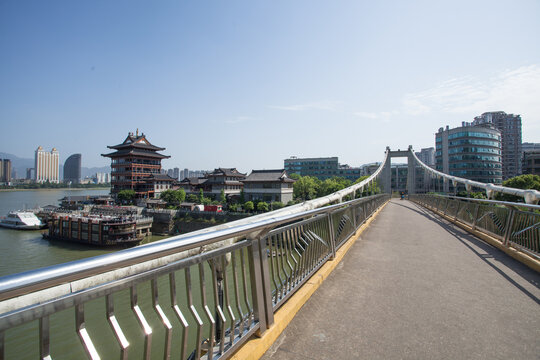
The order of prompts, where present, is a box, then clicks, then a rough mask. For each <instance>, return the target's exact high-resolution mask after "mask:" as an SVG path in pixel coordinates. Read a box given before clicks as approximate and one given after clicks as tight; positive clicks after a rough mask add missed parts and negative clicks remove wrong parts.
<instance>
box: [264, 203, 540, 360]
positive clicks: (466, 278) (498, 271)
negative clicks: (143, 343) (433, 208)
mask: <svg viewBox="0 0 540 360" xmlns="http://www.w3.org/2000/svg"><path fill="white" fill-rule="evenodd" d="M539 305H540V275H539V274H538V273H536V272H535V271H533V270H530V269H529V268H527V267H526V266H525V265H523V264H521V263H519V262H517V261H516V260H514V259H512V258H511V257H509V256H507V255H506V254H504V253H503V252H501V251H500V250H498V249H496V248H494V247H492V246H490V245H488V244H486V243H484V242H483V241H481V240H479V239H477V238H475V237H474V236H472V235H469V234H468V233H466V232H465V231H463V230H461V229H459V228H457V227H455V226H454V225H452V224H450V223H448V222H446V221H445V220H442V219H441V218H440V217H439V216H437V215H435V214H433V213H431V212H430V211H428V210H426V209H424V208H422V207H421V206H419V205H416V204H414V203H412V202H409V201H400V200H397V199H394V200H392V201H390V202H389V203H388V204H387V206H386V207H385V208H384V209H383V210H382V212H381V213H380V214H379V215H378V216H377V218H376V219H375V221H374V222H373V223H372V224H371V226H370V227H369V228H368V229H367V230H366V231H365V232H364V233H363V234H362V236H361V237H360V239H358V240H357V242H356V243H355V244H354V246H353V247H352V248H351V249H350V250H349V252H348V253H347V254H346V256H345V257H344V259H343V261H342V262H341V263H340V264H339V265H338V267H337V269H336V270H335V271H334V272H333V273H332V274H331V275H330V276H329V277H328V279H327V280H326V281H325V282H324V283H323V284H322V286H321V287H320V288H319V289H318V290H317V291H316V292H315V294H314V295H313V296H312V297H311V298H310V299H309V301H308V302H307V303H306V304H305V305H304V307H303V308H302V309H301V310H300V311H299V312H298V314H297V315H296V317H295V318H294V320H293V321H292V322H291V323H290V324H289V326H288V327H287V328H286V329H285V331H284V332H283V333H282V335H281V336H280V337H279V338H278V340H277V341H276V342H275V344H274V345H273V346H272V347H271V348H270V349H269V350H268V351H267V352H266V354H265V355H264V357H263V359H266V360H268V359H272V360H274V359H290V360H295V359H298V360H300V359H331V358H334V359H396V358H399V359H403V358H405V359H434V358H439V359H538V358H539V356H540V341H539V339H540V306H539Z"/></svg>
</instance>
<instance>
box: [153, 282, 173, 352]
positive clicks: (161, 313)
mask: <svg viewBox="0 0 540 360" xmlns="http://www.w3.org/2000/svg"><path fill="white" fill-rule="evenodd" d="M151 285H152V286H151V287H152V305H153V306H154V310H155V311H156V313H157V314H158V316H159V319H160V320H161V323H162V324H163V327H164V328H165V345H164V346H165V347H164V349H163V350H164V351H163V359H165V360H167V359H169V358H170V357H171V341H172V324H171V322H170V321H169V319H168V318H167V315H165V312H164V311H163V309H162V308H161V305H159V298H158V283H157V278H153V279H152V282H151Z"/></svg>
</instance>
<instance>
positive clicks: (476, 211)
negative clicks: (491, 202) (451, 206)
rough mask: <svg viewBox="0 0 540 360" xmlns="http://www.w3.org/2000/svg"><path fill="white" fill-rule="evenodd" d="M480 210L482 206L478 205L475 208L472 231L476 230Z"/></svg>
mask: <svg viewBox="0 0 540 360" xmlns="http://www.w3.org/2000/svg"><path fill="white" fill-rule="evenodd" d="M479 210H480V204H476V206H475V208H474V215H473V223H472V230H473V231H474V230H476V223H477V222H478V211H479Z"/></svg>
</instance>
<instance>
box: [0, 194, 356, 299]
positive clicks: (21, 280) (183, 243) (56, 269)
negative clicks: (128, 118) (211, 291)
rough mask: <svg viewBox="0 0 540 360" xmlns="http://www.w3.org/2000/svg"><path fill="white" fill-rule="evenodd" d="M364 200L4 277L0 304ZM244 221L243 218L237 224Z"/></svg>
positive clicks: (172, 238)
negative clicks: (41, 290) (30, 293)
mask: <svg viewBox="0 0 540 360" xmlns="http://www.w3.org/2000/svg"><path fill="white" fill-rule="evenodd" d="M365 199H367V198H362V199H356V200H351V201H349V202H344V203H339V204H336V205H331V206H327V207H324V208H317V209H313V210H308V211H305V212H301V213H293V214H287V215H281V216H275V217H270V218H267V219H262V220H258V221H255V222H253V223H248V224H241V225H237V226H230V227H227V228H224V229H215V227H214V228H209V229H214V230H213V231H212V232H208V231H207V232H205V233H198V234H193V233H190V234H186V235H179V236H174V237H171V238H168V239H165V240H161V241H157V242H154V243H150V244H145V245H141V246H138V247H135V248H131V249H126V250H121V251H119V252H116V253H112V254H106V255H101V256H98V257H93V258H88V259H83V260H77V261H72V262H68V263H64V264H59V265H53V266H50V267H46V268H41V269H36V270H31V271H27V272H23V273H19V274H13V275H8V276H4V277H1V278H0V301H1V300H5V299H8V298H12V297H14V296H19V295H22V294H25V293H29V292H32V291H36V290H40V289H44V288H47V287H51V286H55V285H57V284H63V283H66V282H70V281H74V280H77V279H81V278H84V277H88V276H93V275H97V274H100V273H104V272H106V271H110V270H114V269H118V268H122V267H126V266H130V265H134V264H138V263H140V262H143V261H148V260H153V259H156V258H161V257H163V256H167V255H170V254H173V253H178V252H185V251H188V250H192V249H195V248H200V247H201V246H206V245H209V244H212V243H217V242H219V241H221V240H226V239H231V238H235V237H239V236H244V235H247V234H251V233H254V232H257V231H259V230H262V229H265V228H268V227H271V228H274V227H276V226H279V225H281V224H284V223H288V222H291V221H295V220H299V219H303V218H306V217H310V216H314V215H318V214H322V213H329V212H331V211H333V210H334V209H336V208H338V207H342V206H344V205H347V204H349V203H355V202H360V201H364V200H365ZM243 220H245V219H242V220H239V221H243ZM234 223H236V222H231V223H229V225H233V224H234ZM205 230H208V229H205ZM21 289H24V290H21Z"/></svg>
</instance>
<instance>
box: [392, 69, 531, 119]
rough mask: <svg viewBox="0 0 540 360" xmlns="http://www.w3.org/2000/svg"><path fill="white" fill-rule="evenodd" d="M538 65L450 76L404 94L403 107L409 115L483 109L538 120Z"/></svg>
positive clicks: (477, 111)
mask: <svg viewBox="0 0 540 360" xmlns="http://www.w3.org/2000/svg"><path fill="white" fill-rule="evenodd" d="M539 99H540V66H539V65H536V64H534V65H530V66H523V67H520V68H517V69H513V70H506V71H502V72H500V73H498V74H495V75H494V76H492V77H491V78H488V79H486V80H481V79H479V78H477V77H473V76H466V77H461V78H456V79H450V80H447V81H444V82H442V83H440V84H439V85H437V86H435V87H433V88H431V89H427V90H424V91H420V92H416V93H410V94H406V95H405V96H404V97H403V98H402V106H403V111H404V112H405V113H408V114H411V115H421V114H429V113H453V114H467V115H469V116H470V115H479V114H481V113H483V112H486V111H497V110H501V111H506V112H507V113H514V114H521V115H522V117H523V118H524V119H526V118H528V119H530V121H531V123H536V122H538V120H540V101H539Z"/></svg>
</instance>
